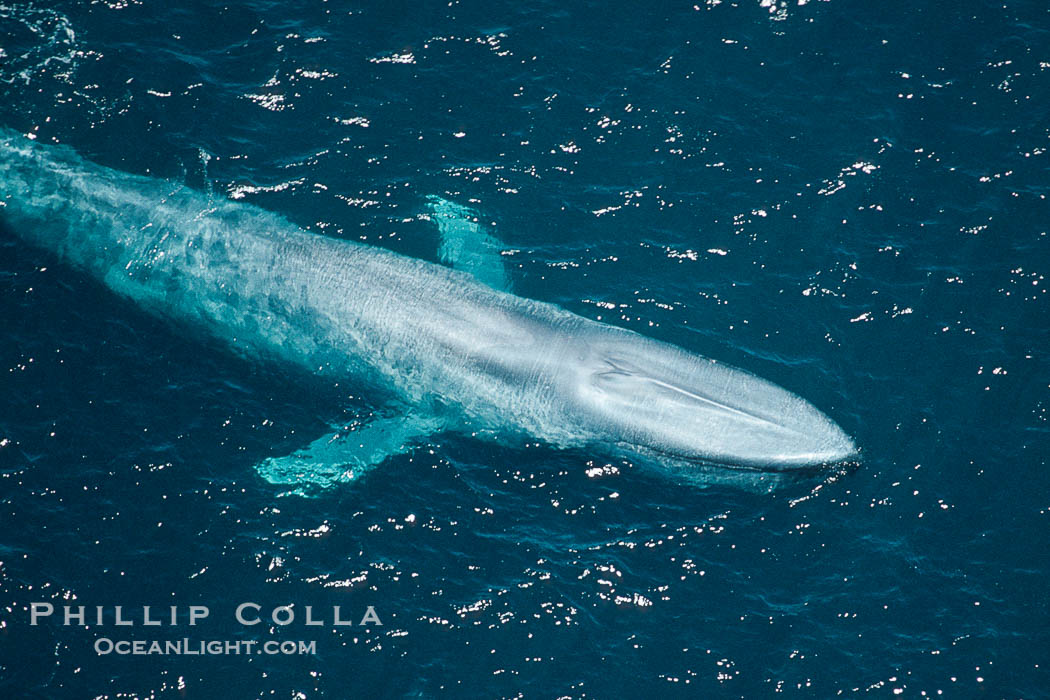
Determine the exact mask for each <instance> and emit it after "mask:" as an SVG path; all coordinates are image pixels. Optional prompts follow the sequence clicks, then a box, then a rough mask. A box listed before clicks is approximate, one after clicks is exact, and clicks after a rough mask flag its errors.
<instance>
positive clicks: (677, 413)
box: [574, 332, 857, 472]
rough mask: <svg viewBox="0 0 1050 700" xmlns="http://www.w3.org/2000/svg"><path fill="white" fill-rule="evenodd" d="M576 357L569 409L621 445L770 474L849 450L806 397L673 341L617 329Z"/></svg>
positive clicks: (829, 461)
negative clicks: (574, 380)
mask: <svg viewBox="0 0 1050 700" xmlns="http://www.w3.org/2000/svg"><path fill="white" fill-rule="evenodd" d="M577 357H578V358H579V360H580V362H579V364H578V365H577V366H576V368H575V370H576V377H577V381H576V400H575V401H574V404H575V410H577V411H579V412H580V414H581V418H583V419H584V420H587V421H588V422H589V423H591V424H592V425H595V426H597V428H598V431H597V432H598V434H599V435H600V436H601V438H600V439H603V440H607V441H610V442H613V443H615V444H616V445H617V446H619V447H621V448H624V449H626V450H627V451H630V452H635V453H640V454H643V455H650V456H654V457H656V458H657V459H667V460H670V461H674V462H678V463H682V462H687V463H697V464H702V465H718V466H724V467H735V468H742V469H749V470H760V471H778V472H782V471H788V470H797V469H806V468H817V467H821V466H825V465H835V464H840V463H842V462H845V461H848V460H850V459H851V458H852V457H854V456H855V455H856V453H857V447H856V445H854V443H853V441H852V440H851V439H850V437H849V436H848V435H846V433H845V432H843V430H842V429H841V428H840V427H839V426H838V425H836V424H835V423H834V422H833V421H832V420H831V419H829V418H828V417H827V416H826V415H824V414H823V413H822V412H821V411H820V410H818V409H817V408H816V407H815V406H813V405H812V404H811V403H809V402H808V401H806V400H805V399H802V398H801V397H799V396H796V395H795V394H793V393H791V392H790V391H787V390H786V389H783V388H781V387H779V386H777V385H776V384H773V383H772V382H768V381H766V380H764V379H761V378H759V377H756V376H755V375H753V374H750V373H749V372H745V371H743V370H740V369H736V368H734V367H730V366H728V365H724V364H721V363H718V362H715V361H713V360H710V359H707V358H704V357H700V356H698V355H694V354H691V353H687V352H685V351H683V350H681V349H679V348H676V347H674V346H671V345H667V344H664V343H660V342H657V341H654V340H650V339H647V338H644V337H642V336H639V335H636V334H634V333H627V332H618V333H611V334H608V335H606V336H604V337H601V338H598V339H595V340H594V342H592V343H591V344H589V345H588V346H587V347H586V348H585V349H582V350H581V351H580V352H579V354H578V355H577Z"/></svg>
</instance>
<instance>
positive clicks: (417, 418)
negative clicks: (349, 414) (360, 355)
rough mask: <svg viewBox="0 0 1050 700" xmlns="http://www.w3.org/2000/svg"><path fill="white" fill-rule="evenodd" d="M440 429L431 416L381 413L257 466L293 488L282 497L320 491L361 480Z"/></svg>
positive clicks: (262, 473)
mask: <svg viewBox="0 0 1050 700" xmlns="http://www.w3.org/2000/svg"><path fill="white" fill-rule="evenodd" d="M442 428H443V422H442V421H441V420H440V419H439V418H435V417H432V416H423V415H413V414H406V415H397V416H391V417H383V418H377V419H375V420H373V421H371V422H368V423H361V424H353V425H350V426H346V427H339V428H338V429H334V430H333V431H332V432H331V433H328V434H326V435H323V436H321V437H319V438H317V439H316V440H314V441H313V442H311V443H310V444H309V445H307V446H306V447H303V448H302V449H300V450H296V451H295V452H293V453H292V454H290V455H285V456H283V457H268V458H266V459H264V460H263V461H262V462H260V463H259V464H257V465H256V466H255V470H256V471H257V472H258V473H259V476H261V477H262V478H264V479H266V480H267V481H269V482H270V483H271V484H274V485H278V486H292V487H294V488H292V490H290V491H287V492H285V493H282V494H280V495H282V496H287V495H296V496H311V495H316V493H317V492H318V491H322V490H325V489H328V488H331V487H333V486H336V485H338V484H342V483H349V482H351V481H356V480H357V479H360V478H361V477H362V476H363V475H364V474H365V473H367V472H369V471H371V470H372V469H374V468H375V467H377V466H379V465H380V464H381V463H382V462H383V461H384V460H386V459H387V458H388V457H391V456H393V455H397V454H401V453H404V452H407V451H409V450H411V449H412V448H413V447H415V445H416V444H417V443H418V442H419V441H420V440H421V439H422V438H425V437H427V436H428V435H432V434H434V433H436V432H440V431H441V430H442Z"/></svg>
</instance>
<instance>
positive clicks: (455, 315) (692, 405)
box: [0, 130, 856, 475]
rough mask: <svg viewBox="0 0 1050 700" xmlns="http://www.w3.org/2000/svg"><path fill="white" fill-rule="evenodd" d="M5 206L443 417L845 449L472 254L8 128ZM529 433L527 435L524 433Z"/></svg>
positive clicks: (13, 218)
mask: <svg viewBox="0 0 1050 700" xmlns="http://www.w3.org/2000/svg"><path fill="white" fill-rule="evenodd" d="M0 217H2V218H3V220H4V221H5V223H6V226H7V227H9V228H10V229H11V230H13V231H14V232H15V233H16V234H17V235H19V236H20V237H22V238H23V239H24V240H26V241H28V242H31V243H34V244H36V245H38V246H41V247H43V248H46V249H48V250H51V251H54V252H56V253H57V254H58V255H59V256H60V258H61V259H62V260H63V261H65V262H67V263H68V264H70V265H72V266H74V267H76V268H79V269H81V270H84V271H86V272H88V273H90V274H91V275H92V276H94V277H95V278H97V279H99V280H101V281H102V282H103V283H104V284H105V285H106V286H107V287H109V288H110V289H112V290H113V291H114V292H116V293H118V294H120V295H123V296H124V297H127V298H128V299H131V300H133V301H134V302H136V303H137V304H138V305H140V306H141V307H143V308H144V309H146V310H148V311H150V312H152V313H154V314H157V315H159V316H163V317H166V318H170V319H174V320H176V321H178V322H182V323H189V324H193V325H194V326H197V327H200V328H203V329H205V330H206V331H207V332H208V333H209V334H211V335H213V336H215V337H217V338H219V339H221V340H223V341H225V342H226V343H228V344H229V345H230V346H231V347H232V348H233V349H234V350H236V351H237V352H239V353H241V354H245V355H249V356H256V357H262V358H280V359H281V360H284V361H287V362H291V363H294V364H296V365H299V366H301V367H303V368H306V369H307V370H309V371H311V372H314V373H318V374H321V375H330V376H336V377H347V376H353V377H358V378H360V379H362V380H365V381H368V382H370V383H372V384H373V385H375V386H377V387H382V388H383V389H384V390H386V391H387V392H388V394H389V395H390V396H392V397H393V398H394V399H395V400H396V401H397V402H398V403H399V404H400V405H402V406H408V407H410V408H411V410H412V411H413V412H416V413H419V414H428V413H429V414H432V415H440V416H441V421H440V426H441V428H440V429H442V430H449V429H451V430H460V431H462V432H466V433H468V434H473V433H480V434H488V435H492V436H494V437H497V438H498V437H505V438H510V439H516V438H518V437H525V436H531V437H532V438H535V439H538V440H541V441H544V442H546V443H549V444H550V445H554V446H557V447H563V448H584V449H594V448H598V449H600V450H601V451H602V452H603V453H605V454H609V453H612V454H613V455H616V456H622V457H626V458H628V459H637V458H638V457H642V458H644V459H643V461H646V460H648V461H651V462H655V463H658V464H666V465H668V466H673V467H674V468H676V469H677V470H678V471H679V472H681V473H688V472H689V471H690V470H692V469H694V468H695V470H696V471H697V473H701V474H704V475H710V474H711V473H712V470H711V468H710V465H720V466H721V467H729V468H737V469H743V470H748V471H750V470H753V471H762V472H778V471H789V470H794V469H798V468H806V467H816V466H820V465H828V464H835V463H839V462H842V461H845V460H847V459H849V458H850V457H851V456H853V455H854V454H855V452H856V448H855V446H854V444H853V442H852V441H851V439H850V438H849V437H848V436H847V435H846V434H845V433H844V432H843V431H842V430H841V429H840V428H839V427H838V426H837V425H836V424H835V423H834V422H832V421H831V420H830V419H829V418H828V417H827V416H825V415H824V414H823V413H821V412H820V411H819V410H818V409H817V408H815V407H814V406H813V405H812V404H810V403H809V402H807V401H805V400H804V399H802V398H800V397H798V396H796V395H795V394H793V393H791V392H789V391H787V390H785V389H782V388H780V387H778V386H776V385H775V384H772V383H770V382H768V381H765V380H763V379H760V378H758V377H756V376H754V375H752V374H750V373H748V372H745V371H742V370H739V369H736V368H733V367H729V366H727V365H724V364H720V363H718V362H716V361H713V360H711V359H708V358H705V357H701V356H699V355H696V354H693V353H690V352H687V351H686V350H683V349H681V348H678V347H675V346H672V345H669V344H667V343H663V342H660V341H657V340H653V339H651V338H647V337H644V336H642V335H639V334H637V333H634V332H632V331H628V330H624V329H621V328H616V327H613V326H609V325H605V324H602V323H599V322H595V321H592V320H589V319H586V318H583V317H581V316H578V315H576V314H573V313H570V312H568V311H565V310H564V309H561V308H559V307H557V306H554V305H551V304H546V303H543V302H539V301H534V300H530V299H525V298H522V297H518V296H515V295H513V294H509V293H506V292H503V291H498V290H496V289H493V288H491V287H488V286H485V285H483V284H481V283H479V282H478V281H476V279H475V278H474V277H473V276H471V275H469V274H466V273H464V272H461V271H457V270H455V269H451V268H449V267H445V266H443V265H439V264H435V263H430V262H426V261H423V260H418V259H413V258H407V257H404V256H401V255H398V254H395V253H392V252H390V251H387V250H384V249H381V248H376V247H371V246H367V245H363V244H358V243H354V242H350V241H345V240H338V239H334V238H331V237H326V236H321V235H316V234H312V233H308V232H306V231H303V230H302V229H300V228H298V227H297V226H295V225H294V224H292V223H290V222H289V221H287V220H286V219H284V218H282V217H280V216H278V215H275V214H273V213H270V212H267V211H264V210H262V209H259V208H257V207H255V206H252V205H247V204H244V203H237V202H233V201H229V200H226V199H223V198H219V197H215V196H209V195H206V194H203V193H200V192H197V191H194V190H192V189H189V188H187V187H185V186H182V185H179V184H177V183H174V182H170V181H165V180H160V179H156V178H149V177H143V176H138V175H132V174H128V173H126V172H122V171H118V170H114V169H111V168H107V167H103V166H100V165H97V164H94V163H91V162H89V161H87V160H85V159H83V158H81V157H80V156H79V155H77V154H76V153H75V152H74V151H72V150H71V149H68V148H66V147H58V146H42V145H39V144H37V143H34V142H32V141H30V140H28V139H26V138H25V137H23V136H22V135H20V134H16V133H14V132H11V131H8V130H0ZM526 439H527V438H526Z"/></svg>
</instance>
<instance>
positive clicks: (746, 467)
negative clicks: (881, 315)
mask: <svg viewBox="0 0 1050 700" xmlns="http://www.w3.org/2000/svg"><path fill="white" fill-rule="evenodd" d="M616 444H617V445H619V446H621V447H627V448H630V449H631V450H633V451H635V452H642V453H645V452H650V453H652V454H653V455H655V456H657V457H666V458H668V459H672V460H676V461H680V462H687V463H689V464H695V465H697V466H703V467H714V468H717V469H726V470H729V471H737V472H747V473H751V474H797V475H800V476H801V475H806V474H818V473H820V472H823V471H826V470H828V469H830V468H832V467H838V466H842V465H846V464H851V463H853V462H857V461H858V457H857V455H856V454H853V455H849V456H847V457H845V458H843V459H840V460H835V461H827V462H819V463H813V464H800V465H796V466H789V465H785V466H777V465H775V464H765V463H763V464H762V465H751V464H740V463H739V462H737V463H732V462H720V461H718V460H716V459H711V458H707V457H694V456H692V455H683V454H678V453H676V452H671V451H669V450H661V449H660V448H658V447H649V446H643V445H634V444H632V443H629V442H622V441H619V442H617V443H616Z"/></svg>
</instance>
